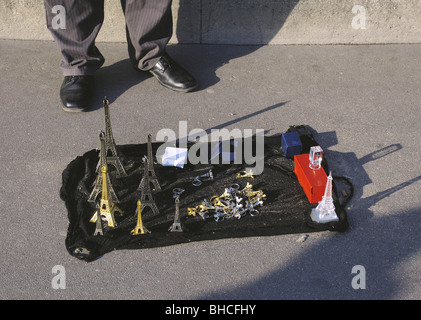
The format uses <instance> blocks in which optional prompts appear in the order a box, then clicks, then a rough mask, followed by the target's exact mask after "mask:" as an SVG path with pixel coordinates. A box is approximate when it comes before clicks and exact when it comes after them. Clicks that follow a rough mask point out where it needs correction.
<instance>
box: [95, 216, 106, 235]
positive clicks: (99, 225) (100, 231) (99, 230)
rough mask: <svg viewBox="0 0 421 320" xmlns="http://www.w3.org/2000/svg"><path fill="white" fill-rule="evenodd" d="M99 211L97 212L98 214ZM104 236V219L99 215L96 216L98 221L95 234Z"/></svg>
mask: <svg viewBox="0 0 421 320" xmlns="http://www.w3.org/2000/svg"><path fill="white" fill-rule="evenodd" d="M97 214H98V213H95V215H97ZM98 235H100V236H102V235H104V229H103V228H102V219H98V216H96V223H95V231H94V236H98Z"/></svg>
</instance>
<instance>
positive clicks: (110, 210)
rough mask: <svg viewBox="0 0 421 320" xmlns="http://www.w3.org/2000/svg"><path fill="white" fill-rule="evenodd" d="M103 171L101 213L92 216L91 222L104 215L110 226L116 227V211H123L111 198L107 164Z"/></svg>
mask: <svg viewBox="0 0 421 320" xmlns="http://www.w3.org/2000/svg"><path fill="white" fill-rule="evenodd" d="M101 172H102V193H101V202H100V204H99V214H98V211H97V212H95V214H94V215H93V216H92V218H91V220H90V222H96V221H97V219H101V216H104V218H105V220H106V221H107V222H108V226H109V227H111V228H114V227H115V226H116V222H115V219H114V213H115V212H119V213H120V214H123V211H122V210H120V209H119V208H118V207H117V206H116V205H115V204H114V202H113V201H112V200H111V197H110V191H109V189H108V185H107V166H103V167H102V168H101Z"/></svg>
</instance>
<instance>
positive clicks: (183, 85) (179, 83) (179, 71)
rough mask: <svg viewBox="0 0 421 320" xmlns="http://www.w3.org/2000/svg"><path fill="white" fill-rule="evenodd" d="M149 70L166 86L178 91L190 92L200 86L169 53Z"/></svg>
mask: <svg viewBox="0 0 421 320" xmlns="http://www.w3.org/2000/svg"><path fill="white" fill-rule="evenodd" d="M149 72H150V73H151V74H152V75H153V76H155V78H157V79H158V81H159V83H160V84H162V85H163V86H164V87H166V88H168V89H171V90H174V91H177V92H190V91H193V90H194V89H196V88H197V86H198V84H197V82H196V80H195V79H194V78H193V77H192V76H191V75H190V74H189V73H188V72H187V71H186V70H184V69H183V68H182V67H181V66H180V65H178V64H177V63H176V62H175V61H174V60H173V59H171V57H169V56H168V54H164V55H163V56H162V57H161V59H159V61H158V62H157V64H156V65H154V66H153V68H152V69H151V70H149Z"/></svg>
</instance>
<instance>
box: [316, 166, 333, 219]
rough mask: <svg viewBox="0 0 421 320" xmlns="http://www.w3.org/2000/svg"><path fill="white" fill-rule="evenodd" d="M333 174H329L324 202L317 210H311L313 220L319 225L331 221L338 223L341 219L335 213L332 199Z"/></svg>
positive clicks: (320, 203)
mask: <svg viewBox="0 0 421 320" xmlns="http://www.w3.org/2000/svg"><path fill="white" fill-rule="evenodd" d="M332 180H333V178H332V173H331V172H329V176H328V177H327V182H326V189H325V194H324V196H323V198H322V201H320V202H319V204H318V205H317V207H316V208H314V209H312V210H311V215H310V216H311V219H312V220H313V221H315V222H318V223H326V222H331V221H338V220H339V218H338V216H337V215H336V212H335V205H334V204H333V198H332Z"/></svg>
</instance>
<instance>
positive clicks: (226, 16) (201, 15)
mask: <svg viewBox="0 0 421 320" xmlns="http://www.w3.org/2000/svg"><path fill="white" fill-rule="evenodd" d="M253 2H254V3H253ZM253 2H250V1H248V2H247V5H244V4H243V3H241V2H237V1H236V2H231V1H224V2H221V1H218V2H215V1H211V0H201V1H196V0H180V1H179V7H178V15H177V20H176V22H175V30H176V33H175V36H176V38H177V44H170V45H168V47H167V51H168V53H169V54H170V55H171V56H172V57H173V58H174V59H175V60H176V61H177V62H178V63H179V64H180V65H181V66H183V67H184V68H186V69H187V70H188V71H189V72H190V73H191V74H192V75H193V76H194V77H195V78H196V79H197V81H198V82H199V88H198V89H197V90H196V91H201V90H205V89H207V88H209V87H211V86H213V85H215V84H216V83H218V81H219V80H220V79H219V78H218V77H217V75H216V71H217V70H218V68H220V67H221V66H223V65H225V64H227V63H229V62H230V61H231V60H233V59H237V58H241V57H244V56H247V55H249V54H251V53H253V52H255V51H256V50H258V49H259V48H261V47H262V46H264V45H267V44H269V42H270V41H271V40H272V39H273V37H274V36H275V35H276V34H277V33H278V32H279V30H280V29H281V28H282V26H283V25H284V23H285V21H286V19H287V18H288V16H289V15H290V13H291V11H292V10H293V9H294V7H295V6H296V5H297V3H298V2H299V0H288V1H282V2H279V3H277V2H273V1H270V2H268V4H267V5H264V3H263V4H262V1H260V0H254V1H253ZM246 15H247V17H248V19H247V21H245V20H244V16H246ZM191 44H195V45H191ZM221 44H230V45H227V46H221ZM231 44H235V45H231ZM150 77H152V76H151V75H149V74H148V73H145V72H139V71H136V70H134V68H133V67H132V65H131V63H130V60H129V59H128V58H127V59H124V60H122V61H119V62H116V63H114V64H112V65H109V66H105V67H103V68H101V69H100V70H98V71H97V73H96V89H95V96H96V97H98V99H96V100H97V101H96V104H95V106H94V107H93V108H92V111H94V110H97V109H99V108H101V107H102V99H103V98H104V96H107V99H108V100H109V102H110V103H113V102H114V101H115V100H116V99H117V98H118V97H119V96H121V95H122V94H124V93H125V92H126V91H127V90H129V89H130V88H132V87H134V86H137V85H139V84H140V83H141V82H142V81H144V80H146V79H149V78H150Z"/></svg>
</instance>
